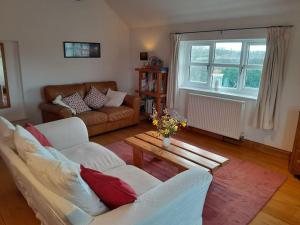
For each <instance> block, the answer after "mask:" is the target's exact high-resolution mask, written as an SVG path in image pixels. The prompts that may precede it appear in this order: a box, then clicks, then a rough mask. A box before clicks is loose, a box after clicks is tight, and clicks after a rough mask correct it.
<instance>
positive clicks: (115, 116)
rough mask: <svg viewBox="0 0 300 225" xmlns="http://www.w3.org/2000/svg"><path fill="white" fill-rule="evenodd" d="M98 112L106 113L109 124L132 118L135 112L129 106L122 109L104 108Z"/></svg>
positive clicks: (121, 107)
mask: <svg viewBox="0 0 300 225" xmlns="http://www.w3.org/2000/svg"><path fill="white" fill-rule="evenodd" d="M98 112H102V113H106V114H107V116H108V121H109V122H114V121H117V120H121V119H126V118H130V117H132V116H133V115H134V110H133V109H132V108H129V107H127V106H120V107H102V108H100V109H99V110H98Z"/></svg>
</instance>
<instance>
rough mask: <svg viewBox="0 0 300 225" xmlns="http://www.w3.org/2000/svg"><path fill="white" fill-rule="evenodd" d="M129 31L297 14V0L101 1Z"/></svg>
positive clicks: (299, 8) (298, 8) (298, 0)
mask: <svg viewBox="0 0 300 225" xmlns="http://www.w3.org/2000/svg"><path fill="white" fill-rule="evenodd" d="M105 1H106V2H107V3H108V4H109V5H110V6H111V8H112V9H113V10H114V11H115V12H116V13H117V14H118V15H119V16H120V17H121V18H122V19H123V20H124V21H125V22H126V23H127V25H128V26H129V27H131V28H136V27H149V26H159V25H166V24H175V23H186V22H198V21H207V20H216V19H229V18H240V17H248V16H266V15H274V14H282V13H287V12H298V13H300V0H105Z"/></svg>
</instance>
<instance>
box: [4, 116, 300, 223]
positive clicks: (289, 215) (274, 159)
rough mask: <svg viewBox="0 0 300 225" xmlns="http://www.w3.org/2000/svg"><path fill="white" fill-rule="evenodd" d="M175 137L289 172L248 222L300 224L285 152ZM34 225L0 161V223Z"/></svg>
mask: <svg viewBox="0 0 300 225" xmlns="http://www.w3.org/2000/svg"><path fill="white" fill-rule="evenodd" d="M150 129H152V127H151V126H150V125H149V123H145V122H142V123H141V124H140V125H138V126H134V127H130V128H126V129H121V130H118V131H115V132H111V133H108V134H104V135H100V136H97V137H94V138H92V141H94V142H97V143H99V144H102V145H108V144H111V143H113V142H116V141H120V140H123V139H125V138H127V137H130V136H132V135H134V134H138V133H142V132H145V131H147V130H150ZM177 138H178V139H181V140H184V141H186V142H188V143H191V144H194V145H197V146H199V147H201V148H203V149H206V150H213V151H215V152H217V153H219V154H221V155H224V156H225V157H226V156H234V157H237V158H239V159H242V160H247V161H250V162H252V163H255V164H257V165H260V166H262V167H265V168H268V169H270V170H273V171H276V172H278V173H282V174H286V175H288V179H287V181H286V182H285V183H284V185H283V186H282V187H281V188H280V189H279V190H278V191H277V193H276V194H275V195H274V196H273V198H272V199H271V200H270V201H269V202H268V204H267V205H266V206H265V207H264V209H263V210H262V211H261V212H260V213H259V214H258V215H257V216H256V218H255V219H254V220H253V221H252V223H251V225H287V224H291V225H300V181H299V180H297V179H296V178H294V177H293V176H291V175H290V174H289V173H288V169H287V167H288V155H287V154H285V153H281V152H275V151H261V150H257V149H253V148H249V147H245V146H238V145H233V144H229V143H225V142H222V141H220V140H216V139H214V138H212V137H207V136H203V135H200V134H198V133H194V132H191V131H186V132H181V133H180V134H178V135H177ZM19 224H20V225H35V224H39V222H38V221H37V220H36V219H35V217H34V214H33V212H32V211H31V209H30V208H29V207H28V206H27V204H26V202H25V200H24V198H23V197H22V195H21V194H20V192H18V191H17V189H16V187H15V185H14V183H13V180H12V178H11V176H10V175H9V173H8V171H7V169H6V167H5V165H4V163H3V162H2V160H0V225H19Z"/></svg>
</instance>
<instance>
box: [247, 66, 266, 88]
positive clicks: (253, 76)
mask: <svg viewBox="0 0 300 225" xmlns="http://www.w3.org/2000/svg"><path fill="white" fill-rule="evenodd" d="M261 74H262V69H247V70H246V81H245V87H250V88H259V83H260V78H261Z"/></svg>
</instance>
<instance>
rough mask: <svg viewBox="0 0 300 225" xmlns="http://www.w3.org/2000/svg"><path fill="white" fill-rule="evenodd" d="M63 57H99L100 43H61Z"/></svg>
mask: <svg viewBox="0 0 300 225" xmlns="http://www.w3.org/2000/svg"><path fill="white" fill-rule="evenodd" d="M63 47H64V57H65V58H100V57H101V45H100V43H91V42H67V41H65V42H64V43H63Z"/></svg>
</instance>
